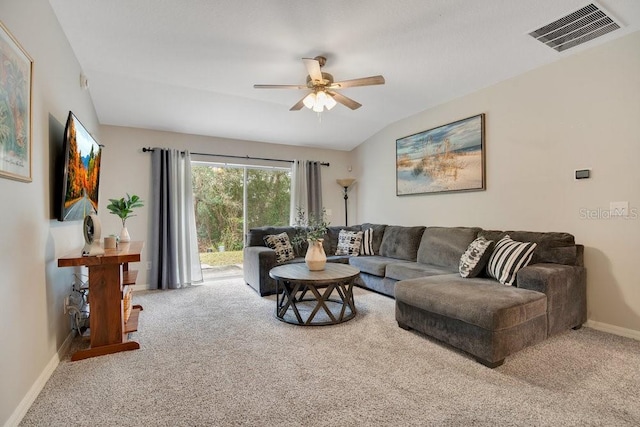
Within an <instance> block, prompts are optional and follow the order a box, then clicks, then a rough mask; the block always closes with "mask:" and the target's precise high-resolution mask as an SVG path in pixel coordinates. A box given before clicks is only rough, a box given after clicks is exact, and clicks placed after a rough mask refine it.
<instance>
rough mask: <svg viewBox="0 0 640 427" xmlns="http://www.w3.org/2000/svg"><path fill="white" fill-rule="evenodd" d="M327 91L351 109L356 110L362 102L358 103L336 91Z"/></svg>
mask: <svg viewBox="0 0 640 427" xmlns="http://www.w3.org/2000/svg"><path fill="white" fill-rule="evenodd" d="M327 93H328V94H329V95H331V96H332V97H333V99H335V100H336V101H338V102H339V103H340V104H342V105H344V106H345V107H349V108H351V109H352V110H357V109H358V108H360V107H362V104H360V103H359V102H356V101H354V100H353V99H351V98H349V97H346V96H344V95H342V94H340V93H338V92H332V91H327Z"/></svg>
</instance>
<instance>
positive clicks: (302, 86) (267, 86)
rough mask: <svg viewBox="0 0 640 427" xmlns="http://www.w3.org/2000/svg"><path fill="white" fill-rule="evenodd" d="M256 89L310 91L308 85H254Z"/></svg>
mask: <svg viewBox="0 0 640 427" xmlns="http://www.w3.org/2000/svg"><path fill="white" fill-rule="evenodd" d="M253 88H254V89H308V87H307V85H253Z"/></svg>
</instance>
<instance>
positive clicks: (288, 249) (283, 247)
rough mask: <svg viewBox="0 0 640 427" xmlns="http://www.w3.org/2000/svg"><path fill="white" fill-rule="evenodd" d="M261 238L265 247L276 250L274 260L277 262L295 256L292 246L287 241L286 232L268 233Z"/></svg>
mask: <svg viewBox="0 0 640 427" xmlns="http://www.w3.org/2000/svg"><path fill="white" fill-rule="evenodd" d="M263 240H264V243H265V245H267V247H269V248H271V249H273V250H274V251H276V262H277V263H278V264H280V263H282V262H285V261H289V260H292V259H294V258H295V255H294V253H293V246H291V242H289V236H288V235H287V233H280V234H269V235H268V236H264V239H263Z"/></svg>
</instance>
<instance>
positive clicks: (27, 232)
mask: <svg viewBox="0 0 640 427" xmlns="http://www.w3.org/2000/svg"><path fill="white" fill-rule="evenodd" d="M0 17H1V19H2V22H3V23H4V24H5V26H7V27H8V28H9V30H10V31H11V32H12V34H13V35H14V36H15V37H16V39H17V40H18V41H19V42H20V43H21V45H22V46H23V47H24V49H25V50H26V51H27V52H28V53H29V55H30V56H31V57H32V58H33V60H34V64H33V96H32V101H33V108H32V114H33V122H32V125H33V128H32V131H33V133H32V157H33V164H32V175H33V182H31V183H22V182H18V181H11V180H8V179H4V178H0V194H1V195H2V205H3V209H0V232H1V234H2V238H1V239H0V253H1V256H0V272H1V274H0V295H2V307H1V308H0V342H1V343H2V345H1V346H0V377H1V379H0V425H4V424H5V423H7V422H8V423H15V422H16V421H17V420H19V419H20V417H21V416H22V413H23V412H24V411H26V409H27V408H28V406H29V404H30V403H31V400H32V399H33V398H35V396H36V395H37V392H39V390H40V387H41V386H42V385H44V381H46V379H47V377H48V373H50V372H51V371H52V370H53V369H54V368H55V366H56V364H57V362H58V358H57V357H58V356H57V353H56V352H57V350H58V349H59V348H60V347H61V346H62V344H63V342H64V341H65V339H66V338H67V336H68V334H69V332H70V327H69V325H70V323H69V317H68V316H67V315H64V314H63V300H64V296H65V295H67V294H68V293H69V291H70V288H71V281H72V273H73V269H69V268H66V269H61V268H58V267H57V257H59V256H61V255H64V254H66V253H68V252H69V251H71V250H73V249H77V248H80V247H81V246H82V243H83V239H82V223H81V222H73V223H58V221H56V220H52V219H51V218H52V217H51V211H52V207H51V194H52V188H53V176H54V171H53V168H51V163H52V155H53V152H54V151H55V146H56V144H58V143H60V141H61V138H62V132H63V130H64V123H65V121H66V117H67V113H68V112H69V110H73V111H74V112H75V113H76V114H77V115H78V117H79V118H80V119H81V120H82V122H83V123H84V124H85V125H86V126H87V127H88V128H89V130H90V131H92V132H97V131H98V123H97V118H96V114H95V111H94V109H93V104H92V102H91V99H90V97H89V94H88V92H85V91H82V90H81V89H80V86H79V84H78V81H79V75H80V67H79V65H78V62H77V61H76V58H75V56H74V54H73V51H72V50H71V48H70V46H69V45H68V42H67V39H66V37H65V36H64V34H63V32H62V30H61V29H60V27H59V25H58V21H57V19H56V18H55V15H54V14H53V11H52V10H51V7H50V5H49V3H48V2H47V1H46V0H30V1H24V0H3V1H2V2H0Z"/></svg>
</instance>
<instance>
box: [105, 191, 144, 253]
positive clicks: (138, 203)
mask: <svg viewBox="0 0 640 427" xmlns="http://www.w3.org/2000/svg"><path fill="white" fill-rule="evenodd" d="M109 202H110V203H109V204H108V205H107V209H109V211H110V213H112V214H114V215H117V216H118V217H119V218H120V220H121V221H122V231H121V232H120V242H123V243H126V242H129V241H131V238H130V237H129V231H128V230H127V219H129V218H131V217H132V216H136V215H135V214H134V213H133V209H134V208H140V207H142V206H144V203H143V201H142V199H140V197H138V196H136V195H135V194H134V195H132V196H130V195H129V193H127V196H126V197H122V198H120V199H109Z"/></svg>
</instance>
